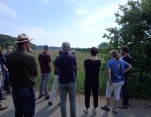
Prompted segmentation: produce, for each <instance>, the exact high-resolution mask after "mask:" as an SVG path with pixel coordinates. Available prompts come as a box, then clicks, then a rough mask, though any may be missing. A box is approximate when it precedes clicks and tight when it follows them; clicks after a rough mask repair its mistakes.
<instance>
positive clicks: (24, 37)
mask: <svg viewBox="0 0 151 117" xmlns="http://www.w3.org/2000/svg"><path fill="white" fill-rule="evenodd" d="M17 39H18V40H17V41H16V42H14V43H23V42H29V41H31V40H33V39H29V38H28V36H27V35H26V34H24V33H23V34H20V35H18V37H17Z"/></svg>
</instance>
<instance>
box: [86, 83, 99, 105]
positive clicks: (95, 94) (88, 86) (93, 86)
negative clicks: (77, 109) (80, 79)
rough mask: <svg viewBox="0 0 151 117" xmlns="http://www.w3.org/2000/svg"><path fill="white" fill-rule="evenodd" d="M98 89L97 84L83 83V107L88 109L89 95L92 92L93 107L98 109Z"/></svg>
mask: <svg viewBox="0 0 151 117" xmlns="http://www.w3.org/2000/svg"><path fill="white" fill-rule="evenodd" d="M98 87H99V82H94V83H93V82H92V83H90V82H85V107H86V108H89V107H90V95H91V91H92V95H93V106H94V108H96V107H98Z"/></svg>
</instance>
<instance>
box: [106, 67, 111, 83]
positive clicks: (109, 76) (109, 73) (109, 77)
mask: <svg viewBox="0 0 151 117" xmlns="http://www.w3.org/2000/svg"><path fill="white" fill-rule="evenodd" d="M107 78H108V81H109V83H110V85H111V84H112V80H111V69H107Z"/></svg>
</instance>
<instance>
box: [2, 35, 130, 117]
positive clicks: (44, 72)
mask: <svg viewBox="0 0 151 117" xmlns="http://www.w3.org/2000/svg"><path fill="white" fill-rule="evenodd" d="M17 39H18V40H17V42H16V44H17V48H16V50H15V51H13V52H11V53H9V54H8V55H7V57H6V63H7V65H6V66H7V67H6V68H7V71H8V72H9V79H10V84H11V87H12V91H11V92H12V97H13V102H14V107H15V117H23V116H24V117H33V116H34V113H35V91H34V77H36V76H37V75H38V70H37V64H36V60H35V58H34V57H33V55H32V50H31V49H30V39H29V38H28V36H27V35H26V34H20V35H18V38H17ZM120 53H121V54H119V53H118V51H117V50H111V51H110V59H109V60H108V62H107V65H106V69H107V86H106V105H104V106H101V109H102V110H105V111H110V108H111V106H112V107H113V112H114V113H117V109H118V107H120V108H127V107H128V105H129V96H128V90H127V82H128V71H129V70H130V69H131V68H132V66H131V57H130V55H129V54H128V48H127V47H125V46H124V47H122V48H121V51H120ZM97 54H98V49H97V48H96V47H92V48H91V50H90V57H89V58H88V59H86V60H85V61H84V70H85V80H84V92H85V108H84V109H83V112H84V113H85V114H88V113H89V108H90V95H91V92H92V94H93V106H94V109H93V113H94V114H96V113H97V107H98V94H99V74H100V67H101V60H100V59H99V58H98V57H97ZM38 62H39V65H40V76H41V77H40V86H39V97H38V98H39V99H40V98H42V97H43V96H44V99H45V100H49V101H48V105H50V106H52V104H53V101H54V99H55V97H56V94H57V91H58V89H59V94H60V102H59V105H60V109H61V115H62V117H67V113H66V97H67V94H69V101H70V116H71V117H76V100H75V99H76V81H77V70H78V67H77V61H76V55H75V51H74V50H73V51H70V43H68V42H63V43H62V50H60V51H59V55H58V56H57V57H56V58H55V60H54V61H51V56H50V54H49V47H48V46H47V45H45V46H44V52H42V53H40V54H39V57H38ZM52 64H53V66H54V81H53V85H52V89H51V92H50V95H49V91H48V83H49V79H50V76H51V71H52ZM1 87H2V86H1ZM121 89H122V95H123V103H122V105H119V100H120V92H121ZM113 91H114V96H115V103H114V104H113V105H111V94H112V92H113ZM1 107H2V105H0V108H1Z"/></svg>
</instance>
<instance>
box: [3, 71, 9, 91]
mask: <svg viewBox="0 0 151 117" xmlns="http://www.w3.org/2000/svg"><path fill="white" fill-rule="evenodd" d="M4 77H5V80H4V87H3V89H4V90H6V91H10V79H9V73H8V71H5V76H4Z"/></svg>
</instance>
